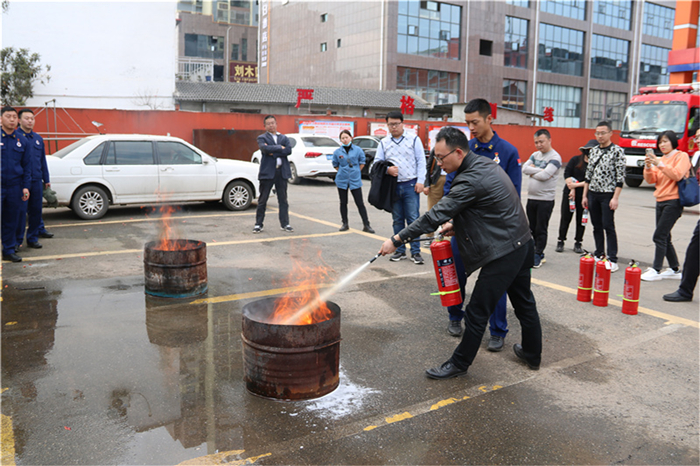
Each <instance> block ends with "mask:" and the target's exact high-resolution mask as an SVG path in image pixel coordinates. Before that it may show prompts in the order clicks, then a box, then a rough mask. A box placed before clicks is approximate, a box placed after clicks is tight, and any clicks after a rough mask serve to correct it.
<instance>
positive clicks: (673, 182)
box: [642, 131, 690, 282]
mask: <svg viewBox="0 0 700 466" xmlns="http://www.w3.org/2000/svg"><path fill="white" fill-rule="evenodd" d="M656 147H657V148H658V149H659V151H661V154H663V156H662V157H657V156H656V154H655V153H654V150H653V149H651V148H649V149H647V150H646V157H645V158H644V180H645V181H646V182H647V183H649V184H656V190H654V197H656V230H655V231H654V236H653V240H654V244H655V245H656V248H655V251H654V262H653V265H652V267H649V268H648V269H647V270H646V271H645V272H644V273H643V274H642V280H644V281H647V282H652V281H658V280H663V279H664V278H670V279H674V280H680V279H681V271H680V264H679V262H678V256H677V255H676V249H675V248H674V247H673V243H672V242H671V229H673V225H675V224H676V221H677V220H678V219H679V218H680V216H681V214H682V213H683V207H682V206H681V201H680V200H679V198H678V182H679V181H680V180H682V179H683V178H684V177H685V175H686V173H688V171H689V170H690V158H689V157H688V154H686V153H685V152H681V151H679V150H677V149H678V138H677V137H676V133H674V132H673V131H664V132H663V133H661V134H660V135H659V137H658V138H657V140H656ZM664 258H666V259H667V260H668V265H669V268H667V269H666V270H664V271H661V267H662V266H663V262H664Z"/></svg>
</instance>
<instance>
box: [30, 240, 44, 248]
mask: <svg viewBox="0 0 700 466" xmlns="http://www.w3.org/2000/svg"><path fill="white" fill-rule="evenodd" d="M27 247H28V248H32V249H41V248H43V247H44V246H42V245H41V243H40V242H38V241H37V242H36V243H27Z"/></svg>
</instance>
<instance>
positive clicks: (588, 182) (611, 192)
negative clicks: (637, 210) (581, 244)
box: [581, 121, 625, 272]
mask: <svg viewBox="0 0 700 466" xmlns="http://www.w3.org/2000/svg"><path fill="white" fill-rule="evenodd" d="M595 138H596V140H597V141H598V146H596V147H594V148H593V149H591V153H590V154H589V155H588V167H587V168H586V179H585V180H584V185H583V199H582V200H581V203H582V204H583V208H584V209H588V211H589V213H590V216H591V224H592V225H593V239H594V240H595V257H596V259H599V258H601V257H602V256H603V254H604V253H605V238H607V240H608V260H609V261H610V262H611V266H612V268H611V269H610V271H611V272H617V270H618V269H619V266H618V265H617V233H616V232H615V210H617V207H618V205H619V198H620V193H621V192H622V183H623V181H624V179H625V153H624V151H623V150H622V148H621V147H620V146H618V145H617V144H613V143H612V141H611V138H612V126H611V125H610V123H609V122H607V121H601V122H600V123H598V124H597V125H596V128H595Z"/></svg>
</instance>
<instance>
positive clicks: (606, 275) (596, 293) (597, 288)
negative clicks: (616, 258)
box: [593, 258, 611, 307]
mask: <svg viewBox="0 0 700 466" xmlns="http://www.w3.org/2000/svg"><path fill="white" fill-rule="evenodd" d="M610 268H611V266H610V262H609V261H608V260H607V259H605V258H603V259H601V260H599V261H598V263H597V264H596V265H595V285H594V286H593V305H594V306H600V307H605V306H607V305H608V295H609V294H610Z"/></svg>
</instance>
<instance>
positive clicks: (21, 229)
mask: <svg viewBox="0 0 700 466" xmlns="http://www.w3.org/2000/svg"><path fill="white" fill-rule="evenodd" d="M33 130H34V112H32V111H31V110H29V109H23V110H20V111H19V128H18V129H17V132H18V133H19V134H21V135H22V136H24V138H25V139H26V140H27V152H28V153H29V156H30V158H31V161H32V184H31V186H30V187H29V200H28V201H27V202H24V203H22V207H21V210H20V213H19V222H18V224H17V245H18V246H19V245H21V244H22V241H24V233H25V230H26V233H27V246H29V247H30V248H34V249H40V248H41V247H42V246H41V243H40V242H39V237H41V238H52V237H53V233H49V232H48V231H46V228H45V227H44V220H43V219H42V218H41V209H42V201H43V196H44V188H45V187H48V186H50V185H51V182H50V181H49V167H48V165H47V164H46V152H45V150H44V139H43V138H42V137H41V136H39V135H38V134H36V133H35V132H34V131H33ZM27 218H28V219H29V228H28V229H27Z"/></svg>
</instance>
